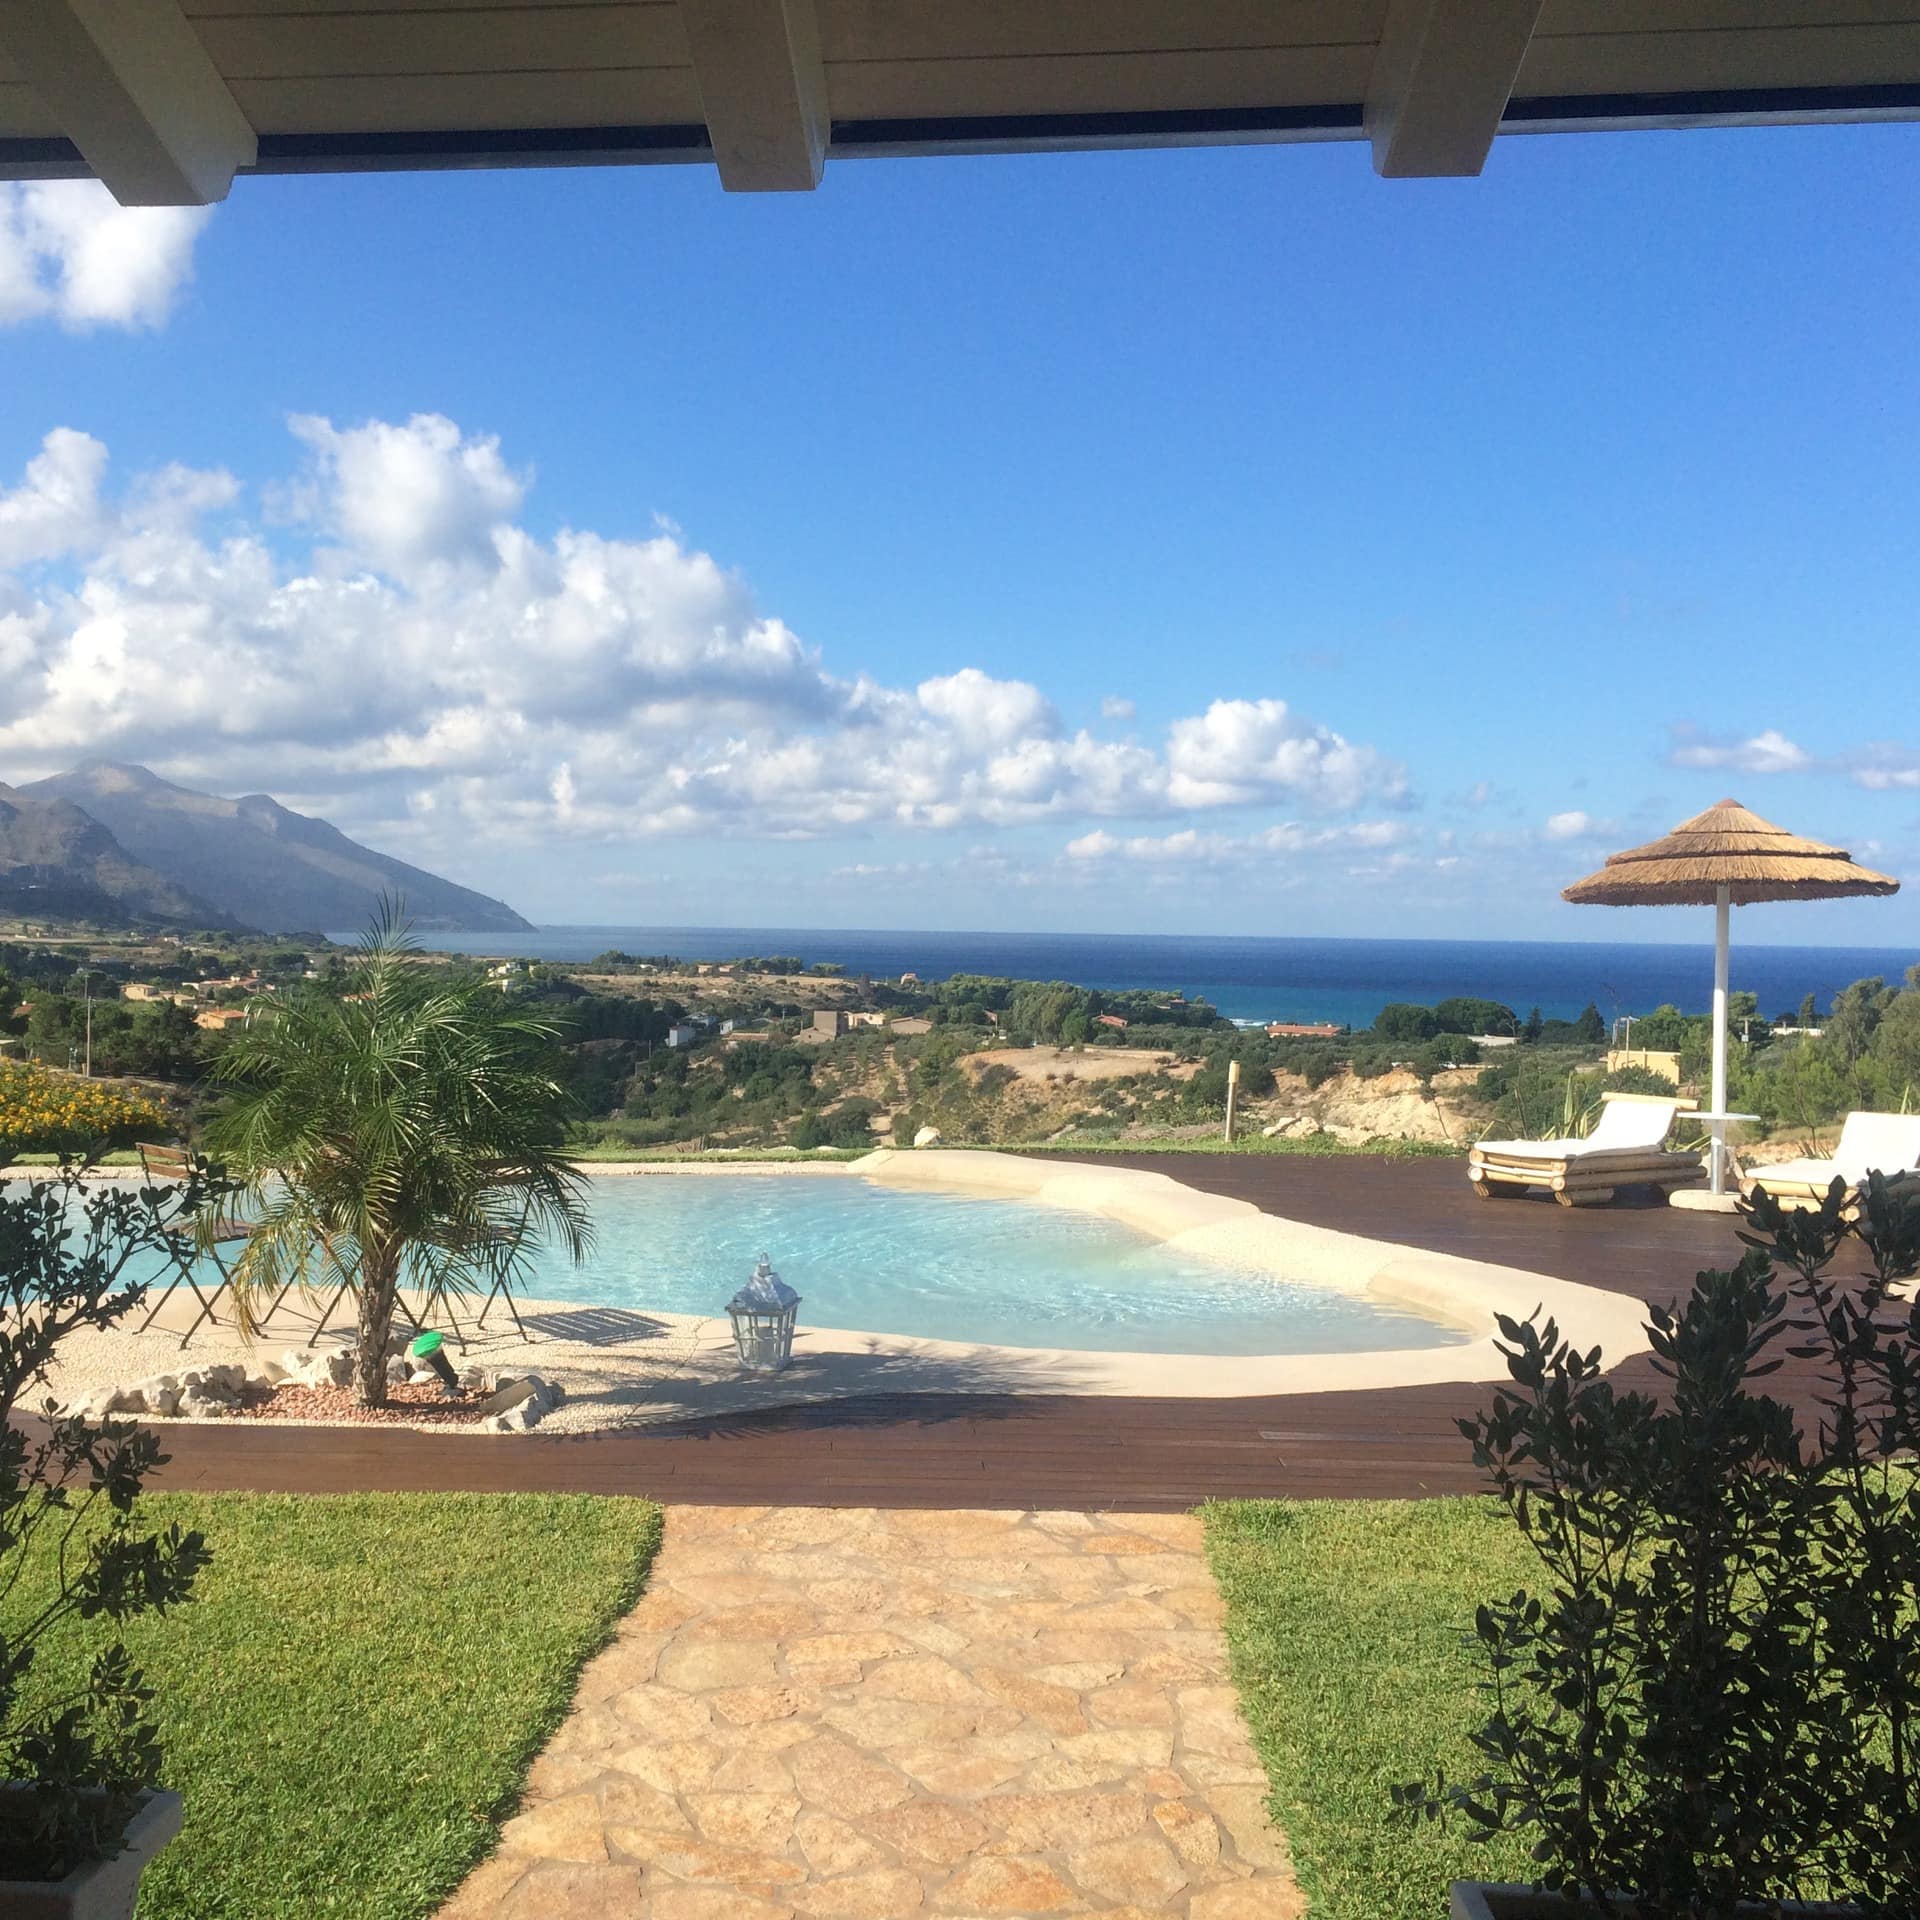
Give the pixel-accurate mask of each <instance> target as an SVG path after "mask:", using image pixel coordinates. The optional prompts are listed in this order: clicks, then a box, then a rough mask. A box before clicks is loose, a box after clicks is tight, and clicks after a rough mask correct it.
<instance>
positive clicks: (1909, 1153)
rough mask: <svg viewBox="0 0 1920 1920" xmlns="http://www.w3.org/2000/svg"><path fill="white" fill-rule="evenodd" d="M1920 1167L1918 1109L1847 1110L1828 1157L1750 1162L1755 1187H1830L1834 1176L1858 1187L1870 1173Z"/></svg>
mask: <svg viewBox="0 0 1920 1920" xmlns="http://www.w3.org/2000/svg"><path fill="white" fill-rule="evenodd" d="M1916 1167H1920V1114H1916V1113H1850V1114H1848V1115H1847V1120H1846V1125H1845V1126H1843V1127H1842V1128H1841V1129H1840V1139H1839V1143H1838V1144H1837V1145H1836V1146H1835V1147H1834V1150H1833V1158H1832V1159H1830V1160H1782V1161H1780V1162H1779V1163H1778V1164H1777V1165H1775V1166H1770V1167H1755V1168H1754V1169H1753V1175H1752V1178H1753V1182H1754V1184H1755V1185H1756V1186H1763V1187H1770V1186H1774V1185H1781V1186H1796V1187H1798V1186H1809V1187H1830V1186H1831V1185H1832V1184H1833V1182H1834V1180H1835V1179H1836V1178H1839V1179H1842V1180H1844V1181H1845V1182H1846V1183H1847V1185H1848V1186H1850V1187H1857V1186H1859V1185H1860V1184H1861V1182H1862V1181H1864V1180H1865V1179H1866V1177H1867V1175H1868V1174H1869V1173H1909V1172H1912V1171H1913V1170H1914V1169H1915V1168H1916Z"/></svg>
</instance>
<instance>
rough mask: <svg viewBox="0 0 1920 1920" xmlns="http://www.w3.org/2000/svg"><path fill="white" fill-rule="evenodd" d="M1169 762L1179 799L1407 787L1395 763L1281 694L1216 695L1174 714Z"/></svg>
mask: <svg viewBox="0 0 1920 1920" xmlns="http://www.w3.org/2000/svg"><path fill="white" fill-rule="evenodd" d="M1167 769H1168V775H1169V779H1168V796H1169V798H1170V799H1171V800H1172V801H1173V804H1174V805H1175V806H1177V807H1231V806H1246V805H1251V804H1254V803H1257V802H1259V801H1263V800H1272V799H1275V798H1279V797H1281V796H1284V795H1298V796H1299V797H1300V798H1302V799H1304V800H1307V801H1308V802H1309V803H1310V804H1313V805H1317V806H1325V807H1351V806H1357V805H1359V804H1360V802H1361V801H1363V800H1365V799H1367V798H1369V797H1370V796H1377V797H1379V798H1381V799H1385V800H1388V801H1393V800H1398V799H1401V798H1403V797H1404V795H1405V792H1406V776H1405V773H1404V772H1403V771H1402V770H1401V769H1400V768H1399V767H1398V766H1396V765H1394V764H1393V763H1392V762H1391V761H1388V760H1385V759H1383V758H1382V757H1381V755H1380V754H1378V753H1377V752H1375V751H1374V749H1373V748H1371V747H1356V746H1353V745H1352V744H1350V743H1349V742H1348V741H1346V740H1344V739H1342V738H1341V736H1340V735H1339V734H1337V733H1335V732H1333V731H1332V730H1331V729H1330V728H1327V727H1323V726H1318V725H1316V724H1314V723H1313V722H1312V721H1308V720H1303V719H1302V718H1301V717H1300V716H1299V715H1297V714H1295V713H1293V712H1292V711H1291V710H1290V709H1289V708H1288V706H1287V703H1286V702H1285V701H1284V700H1216V701H1214V703H1213V704H1212V705H1211V706H1210V707H1209V708H1208V709H1207V710H1206V712H1205V713H1203V714H1200V715H1198V716H1197V717H1196V718H1194V719H1190V720H1176V721H1175V722H1174V723H1173V728H1172V732H1171V734H1170V735H1169V738H1168V743H1167Z"/></svg>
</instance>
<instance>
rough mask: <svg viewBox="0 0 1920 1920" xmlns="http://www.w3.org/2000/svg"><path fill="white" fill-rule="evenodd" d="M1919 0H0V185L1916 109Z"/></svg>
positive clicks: (1401, 166)
mask: <svg viewBox="0 0 1920 1920" xmlns="http://www.w3.org/2000/svg"><path fill="white" fill-rule="evenodd" d="M1916 110H1920V0H1849V3H1848V4H1847V5H1846V6H1845V7H1844V8H1836V7H1835V6H1833V5H1832V3H1831V0H0V178H10V179H32V178H60V177H72V176H86V175H89V174H91V175H95V176H97V177H98V178H100V179H102V180H104V181H105V182H106V183H107V185H108V186H109V187H110V188H112V190H113V191H114V193H115V194H116V195H117V196H118V197H119V198H120V199H121V200H123V201H125V202H127V203H128V204H193V203H198V202H204V201H207V200H213V199H218V198H220V197H221V196H223V195H224V194H225V192H226V191H227V188H228V186H229V185H230V184H231V182H232V179H233V176H234V174H235V173H236V172H260V173H286V172H311V171H331V170H352V169H365V168H412V167H460V166H525V165H543V164H544V165H553V164H582V163H593V162H597V163H617V162H640V161H693V162H704V163H707V164H717V166H718V169H719V174H720V179H721V182H722V184H723V185H725V186H727V187H729V188H732V189H736V190H748V191H753V190H767V189H782V188H800V189H804V188H808V187H812V186H815V185H817V184H818V183H819V180H820V176H821V169H822V165H823V163H824V161H825V160H827V159H829V158H831V159H840V158H843V157H850V156H854V155H862V154H943V153H980V152H1007V151H1022V150H1040V149H1060V148H1091V147H1115V146H1145V145H1185V144H1200V143H1208V142H1224V141H1297V140H1360V139H1365V140H1368V141H1370V143H1371V145H1372V150H1373V160H1374V164H1375V166H1376V168H1377V169H1378V170H1379V171H1380V172H1381V173H1382V174H1386V175H1435V174H1472V173H1477V172H1478V171H1479V170H1480V168H1481V166H1482V165H1483V164H1484V162H1485V159H1486V155H1487V152H1488V150H1489V148H1490V147H1491V145H1492V142H1493V139H1494V137H1495V136H1496V134H1499V133H1540V132H1555V131H1571V130H1587V129H1607V128H1639V127H1677V126H1699V125H1749V124H1755V123H1763V122H1764V123H1780V122H1785V123H1792V122H1805V121H1830V120H1861V119H1889V118H1900V119H1905V118H1912V117H1914V116H1915V114H1916Z"/></svg>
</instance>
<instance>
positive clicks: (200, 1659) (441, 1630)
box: [6, 1436, 660, 1920]
mask: <svg viewBox="0 0 1920 1920" xmlns="http://www.w3.org/2000/svg"><path fill="white" fill-rule="evenodd" d="M316 1443H317V1444H323V1442H320V1441H319V1440H318V1437H317V1436H316ZM140 1512H141V1514H142V1516H143V1519H144V1522H145V1523H146V1524H148V1525H151V1526H160V1525H165V1524H168V1523H170V1522H178V1523H179V1524H180V1525H182V1526H187V1527H198V1528H200V1529H201V1531H202V1532H204V1533H205V1535H206V1536H207V1542H208V1545H209V1546H210V1548H211V1549H212V1552H213V1556H214V1557H213V1564H212V1566H211V1567H209V1568H208V1570H207V1571H206V1572H205V1573H204V1574H202V1576H201V1578H200V1581H199V1584H198V1587H197V1589H196V1595H195V1598H194V1599H193V1600H192V1601H191V1602H189V1603H188V1604H187V1605H186V1606H185V1607H183V1608H181V1609H180V1610H178V1611H177V1612H174V1613H170V1614H169V1615H168V1616H167V1617H166V1618H164V1619H155V1618H151V1617H148V1618H145V1619H140V1620H136V1621H134V1622H133V1623H131V1625H130V1627H129V1630H128V1633H127V1644H128V1646H129V1648H130V1649H131V1651H132V1653H133V1656H134V1659H135V1660H136V1662H137V1663H139V1664H140V1665H142V1666H144V1667H145V1669H146V1672H147V1677H148V1681H149V1683H150V1684H151V1685H152V1686H154V1688H155V1689H156V1691H157V1694H158V1699H157V1702H156V1707H157V1712H158V1715H159V1719H160V1722H161V1730H162V1741H163V1744H164V1747H165V1751H166V1756H167V1758H166V1766H165V1770H164V1779H165V1782H166V1784H167V1785H169V1786H172V1787H177V1788H179V1789H180V1790H182V1791H183V1792H184V1793H185V1795H186V1800H187V1821H186V1828H185V1831H184V1832H183V1833H182V1834H181V1836H180V1838H179V1839H178V1840H176V1841H175V1842H174V1843H173V1845H172V1846H171V1847H169V1848H168V1849H167V1850H166V1852H165V1853H163V1854H162V1855H161V1856H160V1858H159V1860H158V1861H157V1862H156V1863H155V1865H154V1866H153V1867H152V1868H151V1869H149V1871H148V1873H147V1876H146V1879H145V1881H144V1883H143V1886H142V1891H141V1896H140V1906H139V1920H283V1917H284V1920H293V1917H294V1916H301V1920H320V1917H322V1916H337V1917H338V1920H348V1916H353V1920H416V1916H422V1915H427V1914H431V1913H432V1912H433V1911H434V1909H435V1908H436V1907H437V1906H438V1905H439V1904H440V1903H441V1902H442V1901H443V1900H444V1899H445V1898H446V1896H447V1895H448V1894H449V1893H451V1892H452V1891H453V1889H454V1888H455V1887H456V1886H457V1885H458V1884H459V1882H460V1880H461V1878H462V1877H463V1876H464V1875H465V1873H466V1872H467V1870H468V1869H469V1868H470V1867H471V1866H472V1865H473V1864H474V1862H475V1861H477V1860H478V1859H480V1858H481V1857H482V1855H484V1854H485V1853H486V1852H487V1851H488V1849H489V1848H490V1847H491V1845H492V1843H493V1836H494V1830H495V1824H496V1822H497V1820H498V1818H499V1817H500V1816H501V1815H502V1813H503V1812H504V1811H506V1810H508V1809H510V1806H511V1803H512V1800H513V1797H514V1795H515V1794H516V1792H517V1791H518V1788H519V1784H520V1781H521V1779H522V1778H523V1776H524V1774H525V1771H526V1767H527V1764H528V1762H529V1761H531V1759H532V1758H533V1756H534V1755H535V1754H536V1753H537V1752H538V1751H539V1750H540V1748H541V1746H542V1745H543V1744H544V1743H545V1742H546V1740H547V1738H548V1736H549V1735H550V1734H551V1733H552V1732H553V1730H554V1728H555V1727H556V1726H557V1725H558V1724H559V1722H560V1720H561V1718H562V1716H563V1715H564V1714H565V1712H566V1708H567V1704H568V1702H569V1701H570V1699H571V1698H572V1694H573V1687H574V1681H575V1679H576V1677H577V1675H578V1673H579V1670H580V1666H581V1664H582V1662H583V1661H584V1660H585V1659H586V1658H587V1656H588V1655H589V1654H590V1653H592V1652H593V1651H594V1650H595V1648H596V1647H598V1646H599V1645H600V1644H601V1643H602V1641H603V1640H604V1639H605V1637H606V1634H607V1631H608V1629H609V1628H610V1627H611V1625H612V1624H613V1622H614V1621H615V1620H616V1619H617V1618H618V1617H619V1615H620V1614H621V1613H622V1612H624V1611H625V1610H626V1608H627V1607H628V1606H629V1605H630V1604H631V1603H632V1601H633V1599H634V1597H635V1595H636V1594H637V1593H638V1591H639V1589H640V1586H641V1584H642V1582H643V1580H644V1578H645V1574H646V1569H647V1567H648V1565H649V1563H650V1562H651V1560H652V1558H653V1554H654V1550H655V1548H656V1547H657V1546H658V1544H659V1538H660V1510H659V1509H658V1508H657V1507H655V1506H654V1505H652V1504H651V1503H650V1502H648V1501H645V1500H607V1499H592V1498H586V1497H583V1496H548V1495H538V1494H359V1495H349V1496H344V1497H337V1498H334V1497H330V1498H320V1497H316V1496H298V1497H295V1496H286V1495H257V1494H212V1495H190V1494H154V1495H151V1496H149V1497H148V1498H147V1499H146V1500H144V1501H143V1502H142V1504H141V1508H140ZM46 1571H47V1569H46V1568H45V1566H44V1565H42V1566H39V1567H36V1568H33V1569H31V1570H30V1572H29V1575H28V1578H27V1579H25V1580H23V1581H22V1583H21V1589H17V1590H16V1591H15V1592H14V1593H13V1594H12V1595H10V1596H9V1597H8V1601H7V1609H6V1610H7V1614H8V1615H9V1616H11V1617H14V1618H19V1617H21V1614H22V1611H23V1610H27V1611H30V1610H31V1609H33V1607H34V1605H35V1593H36V1591H38V1590H39V1589H38V1587H37V1585H36V1583H37V1582H40V1581H44V1579H45V1575H46ZM29 1588H33V1589H34V1590H31V1591H29V1590H25V1589H29ZM90 1644H92V1636H91V1634H90V1633H86V1632H84V1631H83V1632H77V1633H75V1634H74V1635H73V1636H72V1637H71V1638H70V1639H67V1640H63V1641H62V1642H60V1643H59V1644H58V1645H57V1646H55V1647H53V1648H50V1649H49V1651H48V1652H47V1654H46V1655H45V1656H44V1658H43V1665H42V1666H41V1667H40V1668H38V1669H37V1670H36V1674H35V1681H36V1685H37V1686H40V1687H45V1686H48V1685H51V1684H57V1683H58V1682H59V1680H60V1678H61V1670H62V1669H63V1668H64V1669H65V1671H66V1673H67V1675H68V1676H69V1677H70V1676H71V1674H72V1673H73V1671H74V1670H75V1669H76V1668H77V1667H78V1666H79V1664H80V1663H81V1660H82V1655H83V1647H84V1645H90Z"/></svg>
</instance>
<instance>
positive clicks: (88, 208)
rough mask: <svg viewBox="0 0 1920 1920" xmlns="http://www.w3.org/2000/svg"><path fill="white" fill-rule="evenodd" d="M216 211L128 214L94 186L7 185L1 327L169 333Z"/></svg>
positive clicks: (0, 244)
mask: <svg viewBox="0 0 1920 1920" xmlns="http://www.w3.org/2000/svg"><path fill="white" fill-rule="evenodd" d="M211 211H212V210H211V209H210V208H207V207H123V206H120V205H119V204H118V203H117V202H116V201H115V200H114V198H113V196H112V195H111V194H110V193H108V191H107V190H106V188H105V187H103V186H101V185H100V183H99V182H98V181H96V180H45V181H35V182H32V183H30V184H28V185H25V186H8V185H0V326H5V325H8V324H9V323H13V322H18V321H23V320H37V319H41V318H44V317H47V316H51V317H52V318H54V319H56V320H58V321H59V322H60V324H61V325H62V326H64V327H68V328H71V329H73V330H74V331H76V332H78V331H84V330H86V329H88V328H92V327H157V326H160V325H162V324H163V323H164V322H165V321H166V319H167V316H168V315H169V314H170V313H171V312H172V311H173V303H174V300H175V299H176V297H177V296H178V294H179V292H180V289H181V288H182V287H183V286H185V285H186V283H187V282H188V281H189V280H190V279H191V278H192V277H193V243H194V241H195V240H196V239H197V238H198V237H199V234H200V230H201V229H202V228H203V227H204V226H205V225H206V224H207V221H208V219H209V217H210V216H211Z"/></svg>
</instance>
